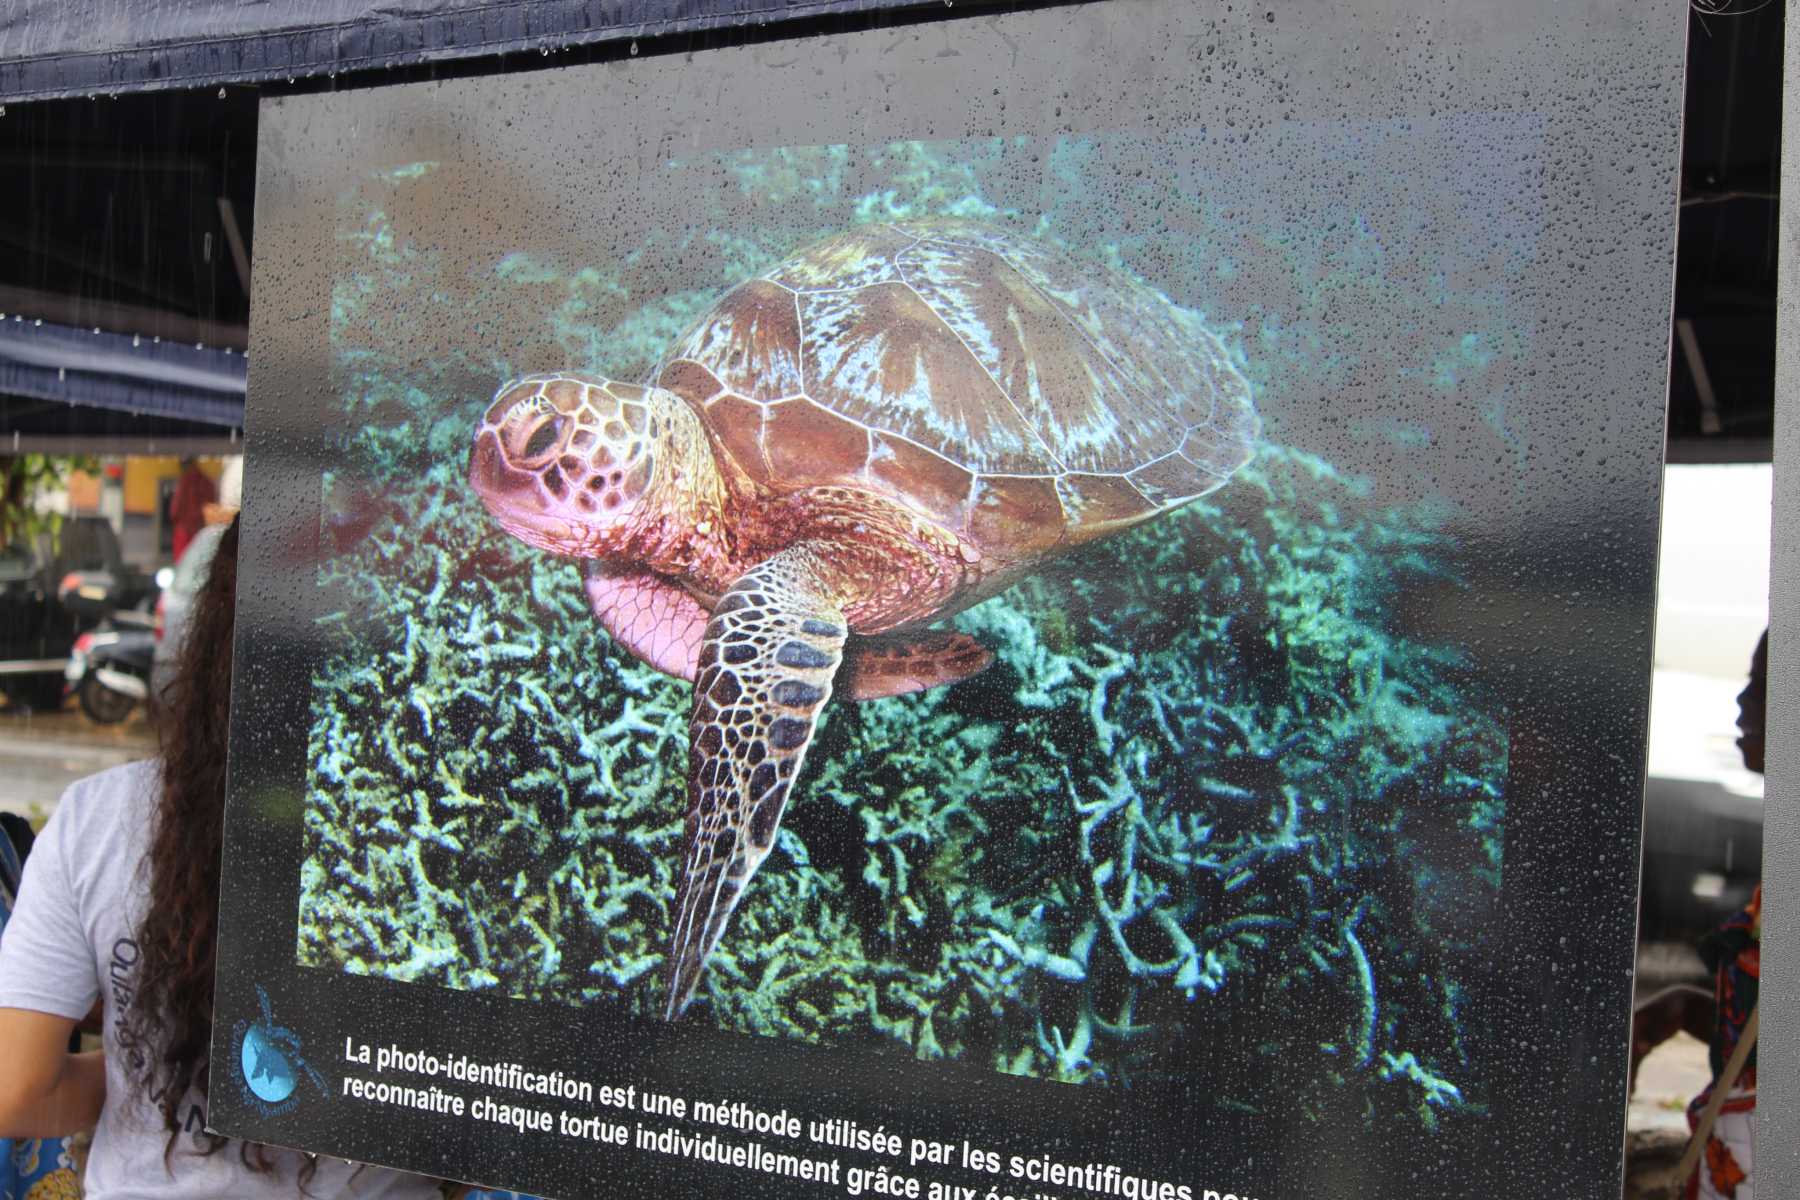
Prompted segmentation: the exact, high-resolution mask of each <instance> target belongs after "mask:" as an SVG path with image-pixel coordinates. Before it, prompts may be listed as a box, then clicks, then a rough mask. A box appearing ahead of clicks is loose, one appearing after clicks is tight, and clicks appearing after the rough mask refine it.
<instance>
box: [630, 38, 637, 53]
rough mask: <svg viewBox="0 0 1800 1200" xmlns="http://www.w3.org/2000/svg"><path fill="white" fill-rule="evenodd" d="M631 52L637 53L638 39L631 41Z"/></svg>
mask: <svg viewBox="0 0 1800 1200" xmlns="http://www.w3.org/2000/svg"><path fill="white" fill-rule="evenodd" d="M631 52H632V53H633V54H636V53H637V39H636V38H632V39H631Z"/></svg>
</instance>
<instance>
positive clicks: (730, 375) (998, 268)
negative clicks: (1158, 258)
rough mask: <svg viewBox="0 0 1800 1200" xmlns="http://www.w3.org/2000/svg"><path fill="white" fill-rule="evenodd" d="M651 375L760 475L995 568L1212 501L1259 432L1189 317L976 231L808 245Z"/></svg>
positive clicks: (935, 225) (1023, 244)
mask: <svg viewBox="0 0 1800 1200" xmlns="http://www.w3.org/2000/svg"><path fill="white" fill-rule="evenodd" d="M656 381H657V382H658V383H659V384H660V385H661V386H662V387H664V388H667V389H669V390H670V391H673V392H675V393H677V394H679V395H680V396H682V397H683V398H684V399H685V400H687V401H688V403H690V404H692V405H693V406H694V407H695V408H696V409H697V410H698V411H699V412H700V413H701V414H702V415H703V417H704V419H705V421H706V423H707V426H708V428H709V429H710V430H711V431H712V434H713V437H714V439H715V441H716V443H717V445H718V446H719V447H720V449H722V450H723V451H724V452H725V453H727V454H729V455H731V456H732V457H733V458H734V459H735V460H736V461H737V463H738V464H739V465H740V466H741V467H742V468H743V469H744V471H745V472H746V473H747V474H748V475H749V477H750V478H751V479H752V480H754V481H755V482H756V483H757V484H760V485H762V486H764V487H766V488H769V489H772V490H774V491H776V492H778V493H779V492H782V491H787V490H790V489H796V488H808V487H818V486H830V485H838V486H846V485H847V486H851V487H859V488H866V489H869V490H872V491H875V492H877V493H879V494H882V495H885V496H887V497H890V498H892V499H895V500H898V501H901V502H903V503H905V504H907V505H909V506H911V507H912V508H914V509H915V510H919V511H922V512H923V513H924V514H925V515H927V516H930V517H931V518H933V519H934V520H936V521H938V522H940V523H941V524H943V525H944V526H946V527H948V528H950V529H952V530H954V531H956V532H957V533H958V534H959V535H961V536H963V537H964V538H966V539H968V540H970V541H972V542H973V544H974V545H975V546H977V547H979V548H980V549H981V550H982V551H983V552H984V553H988V554H997V555H999V556H1001V557H1002V558H1014V559H1016V558H1018V557H1020V556H1022V555H1024V554H1028V553H1031V552H1034V551H1039V550H1043V549H1047V548H1049V547H1052V546H1055V545H1057V544H1059V543H1069V542H1074V541H1084V540H1086V539H1087V538H1089V537H1093V536H1097V535H1099V534H1102V533H1106V532H1109V531H1111V530H1114V529H1118V528H1122V527H1124V526H1126V525H1130V524H1133V523H1135V522H1138V521H1141V520H1144V519H1147V518H1149V517H1152V516H1155V515H1156V514H1157V513H1160V512H1164V511H1167V510H1168V509H1170V508H1173V507H1175V506H1177V505H1180V504H1183V503H1186V502H1187V501H1189V500H1192V499H1193V498H1194V497H1196V496H1199V495H1202V494H1204V493H1206V492H1209V491H1211V490H1212V489H1213V488H1215V487H1218V486H1219V485H1220V484H1221V483H1223V482H1224V481H1225V480H1226V478H1227V477H1229V476H1230V475H1231V473H1232V472H1233V471H1235V470H1237V468H1238V467H1240V466H1242V465H1243V464H1244V462H1245V461H1247V460H1248V459H1249V457H1250V453H1251V449H1252V445H1253V443H1254V441H1255V439H1256V436H1257V432H1258V422H1257V417H1256V412H1255V409H1254V408H1253V407H1252V405H1251V400H1250V387H1249V384H1248V383H1247V382H1246V381H1245V380H1244V377H1243V376H1242V375H1240V374H1239V373H1238V372H1237V370H1236V369H1235V368H1234V367H1233V366H1232V365H1231V363H1230V360H1229V359H1228V357H1227V355H1226V352H1225V348H1224V346H1223V345H1222V344H1221V343H1220V342H1219V340H1218V339H1217V338H1216V337H1214V336H1213V335H1212V334H1211V333H1209V332H1208V331H1207V330H1205V329H1204V328H1203V327H1202V326H1201V325H1200V322H1199V321H1198V319H1197V318H1196V317H1195V316H1194V315H1193V314H1191V313H1189V312H1186V311H1184V310H1182V309H1180V308H1178V307H1176V306H1175V305H1173V304H1171V303H1170V302H1169V301H1168V299H1167V298H1166V297H1164V296H1163V295H1162V294H1161V293H1159V292H1157V291H1155V290H1154V289H1152V288H1150V287H1148V286H1147V285H1145V284H1144V283H1142V282H1140V281H1138V280H1136V279H1133V278H1131V277H1130V276H1128V275H1126V274H1125V273H1124V272H1122V271H1118V270H1114V269H1112V268H1109V267H1106V266H1102V265H1099V264H1093V263H1081V262H1077V261H1076V260H1075V259H1073V258H1071V257H1069V256H1068V255H1066V254H1064V253H1062V252H1060V251H1058V250H1055V249H1053V248H1051V247H1050V246H1048V245H1046V244H1044V243H1043V242H1041V241H1038V240H1035V239H1033V238H1030V237H1027V236H1024V235H1020V234H1015V233H1011V232H1008V231H1005V230H1002V229H998V228H995V227H992V226H986V225H980V224H976V223H973V222H966V221H934V222H918V223H905V224H879V225H868V226H863V227H860V228H857V229H854V230H851V231H849V232H846V233H842V234H838V235H836V236H834V237H830V238H827V239H825V240H824V241H821V242H817V243H815V244H813V245H811V246H808V247H806V248H805V249H803V250H801V251H800V252H798V253H797V254H795V255H794V257H792V258H791V259H789V260H788V261H786V262H784V263H782V264H781V265H780V266H777V267H775V268H774V269H773V270H770V271H768V272H765V273H764V274H762V275H760V276H758V277H756V278H754V279H750V280H747V281H746V282H744V283H742V284H739V285H738V286H737V287H735V288H733V289H732V290H731V291H730V292H728V293H727V294H726V295H725V296H724V297H723V298H722V299H721V300H720V301H719V303H718V304H717V305H715V306H714V307H713V308H712V310H711V311H710V312H708V313H707V315H706V316H705V317H703V318H702V319H701V321H700V322H699V324H697V325H696V326H695V327H694V328H693V329H692V330H691V331H689V332H688V334H687V335H686V336H685V337H683V338H682V339H681V340H680V342H679V343H677V345H676V347H675V348H674V350H673V351H672V352H671V354H670V355H669V357H668V358H667V359H665V360H664V363H663V364H662V365H661V366H660V367H659V368H658V370H657V373H656Z"/></svg>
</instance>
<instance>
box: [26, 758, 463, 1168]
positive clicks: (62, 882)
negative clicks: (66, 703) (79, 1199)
mask: <svg viewBox="0 0 1800 1200" xmlns="http://www.w3.org/2000/svg"><path fill="white" fill-rule="evenodd" d="M158 786H159V782H158V779H157V769H156V764H155V763H152V762H135V763H129V764H127V765H125V766H122V767H114V768H113V769H112V770H110V771H104V772H102V773H101V774H99V775H94V776H90V777H89V778H87V779H83V780H82V781H81V782H79V783H77V784H75V785H74V786H73V787H71V788H70V789H69V790H68V791H67V792H65V793H63V798H62V803H61V804H60V805H59V806H58V808H57V810H56V813H55V814H54V815H53V816H52V817H51V818H50V823H49V824H48V825H46V826H45V827H44V832H43V833H42V834H41V835H40V836H39V837H38V839H37V842H36V844H35V845H34V846H33V847H32V851H31V857H30V858H29V859H28V860H27V861H26V863H25V879H24V882H23V883H22V884H21V885H20V887H19V900H18V906H17V908H15V909H14V911H13V915H12V918H11V919H10V920H9V921H7V923H6V930H5V933H4V935H0V1008H24V1009H30V1010H32V1011H34V1012H44V1013H51V1014H54V1015H56V1016H61V1017H70V1018H73V1019H75V1020H79V1019H81V1018H82V1017H84V1016H86V1015H87V1014H88V1011H89V1010H90V1009H92V1008H93V1006H94V1001H95V1000H97V999H100V998H101V989H102V987H103V986H104V987H105V989H106V997H105V999H106V1004H105V1025H104V1028H103V1030H102V1033H101V1037H102V1043H103V1045H104V1046H105V1048H106V1103H105V1106H104V1107H103V1108H102V1109H101V1110H100V1124H99V1125H98V1126H97V1127H96V1129H95V1131H94V1145H93V1151H92V1153H91V1155H90V1156H89V1159H88V1169H87V1181H86V1182H87V1196H88V1200H119V1198H125V1197H143V1198H146V1200H148V1198H155V1200H162V1198H164V1197H169V1198H174V1197H182V1198H183V1200H206V1198H210V1197H216V1198H218V1200H250V1198H260V1197H277V1196H279V1197H296V1196H299V1195H300V1194H301V1193H300V1191H299V1189H298V1187H297V1186H296V1176H297V1174H298V1172H299V1170H300V1168H301V1166H302V1165H303V1164H304V1163H305V1161H306V1160H305V1158H304V1157H302V1156H301V1155H299V1154H295V1153H293V1152H291V1151H273V1150H272V1151H270V1152H269V1153H270V1154H272V1155H273V1156H274V1161H275V1163H276V1167H275V1170H273V1171H271V1172H269V1173H267V1174H259V1173H255V1172H252V1171H251V1170H250V1169H249V1168H247V1167H245V1166H244V1165H243V1161H242V1159H241V1157H240V1155H239V1151H240V1149H241V1147H240V1146H239V1145H237V1144H236V1143H232V1144H228V1145H226V1146H224V1147H222V1148H220V1149H219V1150H218V1151H216V1152H215V1153H213V1154H210V1155H202V1154H200V1153H199V1150H200V1149H201V1148H203V1147H204V1146H205V1145H206V1141H205V1139H203V1138H202V1137H201V1136H200V1131H201V1130H202V1129H203V1128H204V1127H205V1124H206V1113H205V1107H204V1103H203V1102H202V1100H201V1099H200V1097H199V1096H198V1095H197V1094H196V1095H191V1096H189V1098H188V1101H189V1102H188V1106H187V1110H186V1112H185V1114H184V1120H183V1129H182V1134H181V1137H180V1138H179V1140H178V1141H177V1142H176V1144H175V1151H174V1153H173V1154H171V1155H170V1156H169V1158H168V1160H167V1163H166V1165H165V1162H164V1159H163V1150H164V1148H165V1147H166V1146H167V1144H168V1131H167V1130H166V1129H165V1128H164V1126H163V1123H162V1115H161V1114H160V1113H159V1112H157V1111H156V1109H155V1108H153V1107H152V1106H150V1105H149V1104H147V1103H144V1102H143V1101H142V1100H141V1099H139V1098H138V1085H137V1084H135V1083H134V1082H133V1081H131V1080H130V1079H128V1078H127V1077H126V1075H125V1073H124V1070H123V1067H122V1063H123V1054H122V1052H121V1051H120V1049H119V1027H118V1021H119V1008H120V1006H119V1003H118V997H119V996H121V995H124V994H127V992H128V990H129V989H130V987H131V985H132V975H133V972H134V969H135V965H134V964H135V962H136V959H137V946H136V943H135V942H134V941H133V940H132V935H133V933H134V932H135V930H136V928H137V921H138V917H139V915H140V914H141V913H142V912H143V911H144V905H145V879H144V873H143V870H142V864H143V859H144V854H145V851H146V848H147V845H148V842H149V837H150V820H151V816H152V813H153V811H154V798H155V795H156V789H157V787H158ZM0 1069H4V1068H0ZM318 1161H319V1165H318V1169H317V1171H316V1173H315V1174H314V1175H313V1177H312V1179H311V1180H310V1181H309V1182H308V1184H307V1188H306V1193H307V1194H308V1195H311V1196H317V1197H333V1196H359V1197H361V1196H367V1197H384V1198H385V1197H436V1196H438V1195H439V1189H438V1186H437V1184H436V1183H435V1182H434V1181H432V1180H429V1179H426V1178H424V1177H423V1176H419V1175H408V1174H405V1173H403V1172H400V1171H389V1170H384V1169H382V1168H379V1167H363V1168H361V1169H360V1170H359V1169H358V1168H357V1167H356V1166H355V1165H353V1164H348V1163H345V1162H343V1161H342V1160H341V1159H327V1158H321V1159H319V1160H318Z"/></svg>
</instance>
